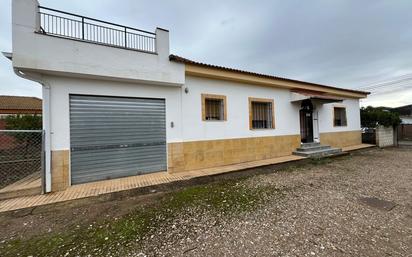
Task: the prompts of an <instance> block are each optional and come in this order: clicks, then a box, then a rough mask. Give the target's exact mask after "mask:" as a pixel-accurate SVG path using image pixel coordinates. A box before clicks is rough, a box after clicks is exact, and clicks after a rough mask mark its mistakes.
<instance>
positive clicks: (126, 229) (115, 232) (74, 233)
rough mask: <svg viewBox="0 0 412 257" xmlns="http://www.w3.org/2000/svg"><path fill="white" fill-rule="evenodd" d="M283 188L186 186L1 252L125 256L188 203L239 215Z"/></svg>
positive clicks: (13, 243)
mask: <svg viewBox="0 0 412 257" xmlns="http://www.w3.org/2000/svg"><path fill="white" fill-rule="evenodd" d="M280 193H281V192H279V190H278V189H275V188H273V187H272V186H260V187H257V188H251V187H249V186H247V185H246V183H244V180H242V179H236V180H230V181H225V182H219V183H212V184H208V185H201V186H193V187H188V188H185V189H182V190H180V191H177V192H171V193H168V194H166V195H165V196H164V197H162V199H161V200H160V201H158V202H156V203H152V204H148V205H145V206H140V207H138V208H136V209H135V210H134V211H132V212H131V213H129V214H127V215H125V216H123V217H121V218H118V219H115V220H106V221H104V222H100V223H98V224H92V225H90V226H82V227H76V228H67V231H65V232H63V233H51V234H47V235H43V236H37V237H33V238H31V239H27V240H24V241H22V240H12V241H9V242H5V243H2V244H0V256H30V255H31V256H60V255H62V256H64V255H66V256H78V255H80V256H84V255H86V256H87V255H89V254H90V255H91V256H106V255H113V256H121V255H122V252H121V251H120V252H119V248H122V249H123V253H124V251H125V249H126V250H127V247H128V246H131V245H135V244H136V242H138V241H140V240H141V239H142V238H143V237H145V236H147V235H148V234H149V233H150V232H151V231H152V230H154V229H155V228H156V227H157V226H160V225H162V224H164V223H167V222H172V221H173V219H174V218H175V217H177V216H178V215H179V214H180V213H182V212H184V211H185V209H186V208H190V207H196V208H197V209H200V210H207V211H212V212H222V213H224V214H225V215H226V216H230V215H237V214H240V213H243V212H248V211H252V210H253V209H255V208H256V207H258V205H260V204H264V203H265V199H268V196H270V195H274V194H280Z"/></svg>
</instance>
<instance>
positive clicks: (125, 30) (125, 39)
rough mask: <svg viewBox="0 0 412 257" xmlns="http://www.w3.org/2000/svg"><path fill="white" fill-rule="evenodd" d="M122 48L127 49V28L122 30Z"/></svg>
mask: <svg viewBox="0 0 412 257" xmlns="http://www.w3.org/2000/svg"><path fill="white" fill-rule="evenodd" d="M124 47H125V48H127V28H126V27H125V28H124Z"/></svg>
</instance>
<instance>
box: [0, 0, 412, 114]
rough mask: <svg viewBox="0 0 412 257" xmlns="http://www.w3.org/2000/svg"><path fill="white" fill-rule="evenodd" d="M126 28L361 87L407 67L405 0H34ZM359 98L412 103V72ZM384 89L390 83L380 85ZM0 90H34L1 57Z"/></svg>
mask: <svg viewBox="0 0 412 257" xmlns="http://www.w3.org/2000/svg"><path fill="white" fill-rule="evenodd" d="M0 1H1V6H0V33H1V34H0V50H1V51H8V52H10V51H11V8H10V7H11V0H0ZM40 4H41V5H44V6H47V7H51V8H56V9H60V10H65V11H68V12H73V13H77V14H81V15H85V16H91V17H94V18H98V19H103V20H107V21H112V22H116V23H120V24H124V25H128V26H131V27H136V28H141V29H145V30H149V31H154V29H155V28H156V27H162V28H166V29H169V30H170V41H171V53H174V54H177V55H181V56H183V57H187V58H190V59H194V60H197V61H202V62H206V63H211V64H217V65H222V66H228V67H234V68H240V69H244V70H250V71H255V72H259V73H267V74H272V75H277V76H281V77H287V78H293V79H299V80H305V81H310V82H316V83H322V84H327V85H332V86H339V87H346V88H353V89H359V88H362V87H365V86H367V85H370V84H373V83H377V82H380V81H386V80H388V79H390V78H396V77H398V76H401V75H405V74H410V75H411V76H412V14H411V11H412V1H410V0H404V1H402V0H382V1H379V0H373V1H372V0H370V1H359V0H312V1H303V0H296V1H294V0H288V1H284V0H277V1H276V0H267V1H263V0H261V1H255V0H243V1H240V0H211V1H189V0H164V1H160V0H141V1H140V0H139V1H134V0H87V1H84V0H59V1H58V0H41V1H40ZM408 82H409V84H403V85H402V87H401V89H399V86H397V87H396V90H391V88H386V90H385V91H384V93H382V92H381V93H380V94H373V95H371V96H370V97H369V98H368V99H367V100H363V102H362V104H363V105H366V104H372V105H388V106H400V105H406V104H411V103H412V80H408ZM386 91H388V92H386ZM0 94H13V95H33V96H38V97H41V88H40V86H39V85H37V84H35V83H31V82H28V81H26V80H23V79H20V78H18V77H17V76H16V75H14V73H13V71H12V68H11V62H10V61H8V60H7V59H6V58H3V57H2V56H1V57H0Z"/></svg>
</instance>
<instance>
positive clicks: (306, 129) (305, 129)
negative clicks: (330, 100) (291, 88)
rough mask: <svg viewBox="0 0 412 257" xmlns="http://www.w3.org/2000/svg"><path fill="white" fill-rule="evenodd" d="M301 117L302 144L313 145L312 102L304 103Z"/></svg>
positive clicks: (300, 113) (300, 112) (305, 101)
mask: <svg viewBox="0 0 412 257" xmlns="http://www.w3.org/2000/svg"><path fill="white" fill-rule="evenodd" d="M299 116H300V138H301V142H302V143H311V142H313V105H312V102H311V101H310V100H304V101H302V105H301V108H300V111H299Z"/></svg>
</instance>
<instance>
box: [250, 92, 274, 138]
mask: <svg viewBox="0 0 412 257" xmlns="http://www.w3.org/2000/svg"><path fill="white" fill-rule="evenodd" d="M253 102H258V103H270V104H271V106H272V127H271V128H253V110H252V109H253V108H252V103H253ZM275 128H276V127H275V101H274V100H273V99H270V98H256V97H249V130H272V129H275Z"/></svg>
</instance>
